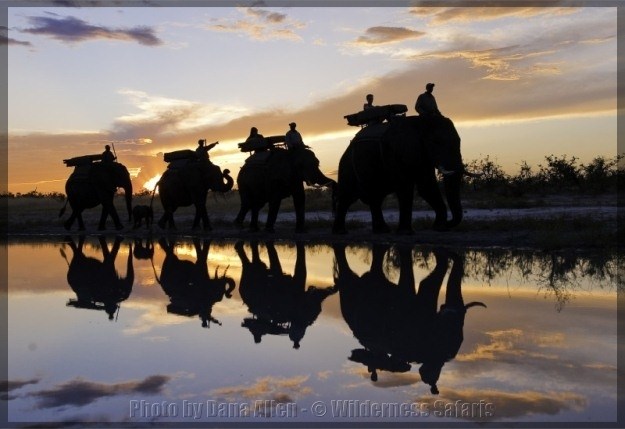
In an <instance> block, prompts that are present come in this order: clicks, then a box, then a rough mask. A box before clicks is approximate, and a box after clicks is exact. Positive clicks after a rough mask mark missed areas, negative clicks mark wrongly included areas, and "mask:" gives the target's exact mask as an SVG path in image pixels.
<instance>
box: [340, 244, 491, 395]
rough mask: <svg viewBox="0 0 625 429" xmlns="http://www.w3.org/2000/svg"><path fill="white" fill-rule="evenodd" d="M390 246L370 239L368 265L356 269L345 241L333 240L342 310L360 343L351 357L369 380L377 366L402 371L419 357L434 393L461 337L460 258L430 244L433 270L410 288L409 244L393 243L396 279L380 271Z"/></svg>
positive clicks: (463, 309)
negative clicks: (362, 366)
mask: <svg viewBox="0 0 625 429" xmlns="http://www.w3.org/2000/svg"><path fill="white" fill-rule="evenodd" d="M388 249H389V246H387V245H375V246H374V247H373V251H372V261H371V268H370V271H369V272H367V273H365V274H363V275H362V276H360V277H359V276H358V275H356V274H355V273H354V272H353V271H352V270H351V269H350V267H349V265H348V262H347V258H346V256H345V245H341V244H337V245H335V246H334V252H335V273H334V277H335V282H336V286H337V287H338V289H339V296H340V303H341V312H342V314H343V317H344V319H345V321H346V322H347V324H348V325H349V327H350V328H351V330H352V332H353V334H354V336H355V337H356V338H357V339H358V341H359V342H360V343H361V344H362V345H363V346H364V349H358V350H353V351H352V355H351V357H350V360H352V361H355V362H360V363H362V364H365V365H367V368H368V370H369V372H370V373H371V380H372V381H376V380H377V377H378V374H377V371H378V370H386V371H392V372H407V371H409V370H410V368H411V365H410V362H414V363H420V364H421V367H420V368H419V374H420V375H421V379H422V380H423V382H424V383H426V384H429V385H430V386H431V388H430V391H431V392H432V393H433V394H438V387H437V382H438V378H439V376H440V373H441V369H442V368H443V365H445V362H447V361H449V360H451V359H453V358H454V357H455V356H456V354H457V353H458V350H459V349H460V346H461V344H462V341H463V327H464V319H465V315H466V311H467V309H468V308H470V307H472V306H475V305H480V306H483V307H486V305H484V304H483V303H481V302H472V303H469V304H466V305H465V304H464V301H463V298H462V290H461V283H462V277H463V276H464V261H463V258H462V257H460V256H459V255H457V254H455V253H453V252H449V251H446V250H435V251H434V257H435V261H436V265H435V267H434V270H433V271H432V272H431V273H430V274H429V275H428V276H427V277H426V278H425V279H423V280H422V281H421V283H420V284H419V289H418V291H415V280H414V273H413V266H412V249H411V248H409V247H399V248H397V255H396V256H398V259H399V267H400V272H399V281H398V283H397V284H394V283H392V282H391V281H389V280H388V279H387V277H386V276H385V274H384V267H383V261H384V256H385V255H386V253H387V250H388ZM450 259H451V261H452V262H453V265H452V268H451V271H450V273H449V279H448V282H447V289H446V293H445V302H444V304H443V305H441V307H440V309H439V310H438V311H437V304H438V295H439V292H440V289H441V285H442V283H443V280H444V278H445V275H446V273H447V268H448V265H449V260H450Z"/></svg>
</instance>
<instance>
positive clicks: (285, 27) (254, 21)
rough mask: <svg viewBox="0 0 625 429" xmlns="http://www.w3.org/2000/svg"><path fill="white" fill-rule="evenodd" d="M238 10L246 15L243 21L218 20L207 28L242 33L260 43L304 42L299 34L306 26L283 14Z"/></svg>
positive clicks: (248, 9)
mask: <svg viewBox="0 0 625 429" xmlns="http://www.w3.org/2000/svg"><path fill="white" fill-rule="evenodd" d="M237 10H238V12H239V13H240V14H243V15H244V17H243V18H242V19H237V20H230V19H222V20H216V21H215V23H214V24H211V25H208V26H207V27H206V28H207V29H209V30H212V31H221V32H229V33H240V34H243V35H246V36H247V37H248V38H250V39H252V40H258V41H266V40H271V39H282V40H293V41H301V40H302V38H301V37H300V36H299V34H297V32H298V30H300V29H302V28H304V27H305V25H304V24H303V23H302V22H300V21H297V20H295V19H291V18H289V17H288V16H287V15H285V14H283V13H278V12H270V11H267V10H265V9H257V8H254V7H247V8H237Z"/></svg>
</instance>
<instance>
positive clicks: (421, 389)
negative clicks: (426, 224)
mask: <svg viewBox="0 0 625 429" xmlns="http://www.w3.org/2000/svg"><path fill="white" fill-rule="evenodd" d="M85 240H86V241H85ZM107 241H108V243H107ZM157 241H158V244H157ZM59 247H60V249H59ZM209 249H210V255H209ZM59 250H60V252H61V254H62V255H63V258H64V259H65V262H63V261H62V260H61V258H59ZM9 251H10V252H11V258H12V259H11V265H10V271H9V283H10V287H9V296H8V299H9V321H10V323H11V324H10V326H11V330H10V338H9V351H8V352H9V360H10V367H9V368H10V373H9V380H10V382H9V381H8V382H7V385H9V386H14V387H11V389H12V390H10V391H9V395H10V398H9V399H8V404H9V408H10V409H11V410H12V411H11V412H13V413H15V414H14V415H16V416H18V419H22V420H23V421H28V419H29V418H31V416H32V415H36V416H37V417H36V418H35V419H34V420H37V421H42V420H47V419H52V420H61V419H62V420H63V421H78V420H80V419H82V418H84V416H85V415H88V416H90V417H92V416H95V417H93V418H96V419H97V418H99V416H104V417H103V418H107V419H109V418H110V420H111V421H123V420H124V419H125V418H127V417H128V415H127V410H128V401H129V400H135V399H143V398H144V397H147V399H148V400H153V401H154V403H157V402H158V403H160V401H162V400H167V401H171V402H175V403H176V404H178V405H180V404H182V403H183V401H184V400H192V401H195V402H197V403H206V401H207V400H210V401H220V400H224V401H235V402H243V401H253V400H256V399H260V400H265V399H267V400H275V401H287V400H288V401H289V402H297V403H298V405H300V406H301V407H302V408H307V409H310V406H311V404H312V402H313V401H316V400H321V401H325V402H326V403H330V401H331V400H334V399H336V398H337V397H340V398H341V399H352V398H354V399H356V398H357V399H359V400H364V399H367V400H371V401H380V402H384V403H409V404H413V403H421V404H429V405H428V406H429V407H430V411H432V410H435V409H436V408H435V406H436V404H437V403H438V404H452V405H453V404H456V403H458V402H459V401H460V402H462V403H475V402H479V401H482V400H484V401H486V402H488V403H492V404H494V407H495V408H494V409H495V414H494V417H492V418H491V417H489V419H490V420H493V421H506V419H508V420H509V419H517V418H519V419H523V420H524V421H532V420H538V421H543V420H540V419H545V418H546V419H548V420H549V421H556V420H558V421H560V420H562V421H572V420H576V419H584V420H586V419H587V420H589V421H603V420H602V419H604V418H605V417H604V416H605V415H608V416H610V417H611V416H613V415H616V411H615V410H616V405H615V404H616V399H615V398H616V390H615V387H614V386H615V379H616V373H617V369H616V351H617V345H616V338H617V336H616V322H615V314H616V304H615V302H616V292H617V289H616V286H614V285H616V284H617V283H616V281H617V279H618V275H619V272H618V269H617V267H618V263H617V262H618V260H617V258H616V255H613V254H612V255H605V254H582V253H575V252H559V253H546V252H544V253H536V252H531V251H522V250H501V249H498V250H488V251H481V250H450V249H434V250H430V249H424V248H421V247H412V246H391V245H385V244H376V245H371V246H370V247H369V246H365V245H363V246H352V245H349V246H346V245H342V244H333V245H331V246H328V245H316V246H309V245H307V244H304V243H277V244H274V243H273V242H251V243H249V242H246V243H243V242H238V243H232V242H217V241H210V240H202V239H196V240H194V241H189V240H185V239H179V240H178V241H177V242H175V241H173V240H172V239H171V238H161V239H160V240H154V241H152V240H151V239H148V240H145V239H142V240H140V239H135V238H131V239H129V238H126V242H124V239H122V238H121V237H109V238H108V240H107V239H105V238H104V237H97V238H96V237H93V240H92V241H90V239H89V238H86V239H85V237H84V236H83V237H79V238H77V237H74V239H73V240H72V239H70V238H68V239H67V242H66V243H64V244H62V245H59V244H57V243H54V244H52V245H50V244H49V243H46V244H44V245H39V244H38V243H37V244H36V245H29V244H23V243H18V244H17V245H12V244H9ZM70 252H71V253H72V254H71V255H70ZM124 252H127V253H124ZM119 255H121V256H119ZM117 256H119V257H117ZM33 260H37V261H38V263H39V266H40V267H46V269H40V270H37V272H33V270H32V268H27V266H28V265H29V264H31V265H32V261H33ZM133 260H134V261H133ZM133 263H134V268H133ZM66 264H67V266H66ZM210 264H214V265H215V266H216V267H217V269H215V267H214V266H213V265H210ZM66 270H67V271H66ZM283 270H284V271H283ZM120 274H122V275H125V277H122V275H120ZM65 277H67V281H66V279H65ZM237 281H239V288H238V290H237V288H236V287H235V285H236V282H237ZM133 282H134V285H133ZM157 282H158V283H159V284H160V287H158V286H156V283H157ZM68 283H69V286H70V287H71V289H72V291H73V292H72V291H70V292H69V293H70V294H71V296H72V298H73V295H74V294H75V295H76V298H73V299H71V300H70V304H69V305H70V306H72V307H79V308H92V309H99V310H106V311H107V313H108V317H110V318H112V319H115V313H116V312H117V311H118V309H119V304H120V303H121V302H122V301H124V304H123V305H124V317H123V322H124V323H123V324H109V323H104V324H103V325H102V324H98V323H92V322H93V321H94V320H96V321H97V320H100V319H101V314H100V313H97V312H77V311H74V310H71V311H70V310H67V309H65V308H64V306H63V305H57V306H53V308H50V305H49V303H50V302H51V300H52V301H54V300H55V299H58V296H60V294H62V295H63V296H64V297H67V294H68V290H67V285H68ZM314 285H316V286H317V287H315V286H314ZM131 292H132V296H130V297H129V295H130V293H131ZM537 292H538V293H537ZM441 295H443V296H441ZM543 295H545V297H546V298H548V299H547V300H544V299H543ZM224 296H225V297H226V298H230V299H224ZM465 299H466V301H467V302H468V301H483V302H485V303H486V304H488V309H487V310H485V309H483V308H480V309H475V308H474V309H472V310H470V311H468V310H467V309H468V308H469V307H472V306H479V305H483V304H482V303H481V302H469V303H465ZM568 300H572V302H571V304H570V305H569V304H567V305H566V307H565V303H567V302H569V301H568ZM554 303H555V304H556V309H557V310H558V311H554V309H553V305H554ZM165 308H167V312H168V313H170V314H174V315H173V316H168V315H167V314H165ZM467 311H468V312H469V313H470V316H469V317H467V316H466V314H467ZM177 315H183V316H193V318H189V319H187V318H185V317H179V316H177ZM511 315H512V317H511ZM196 316H199V318H200V319H201V321H202V322H201V323H202V326H205V327H208V326H209V324H210V322H213V323H222V322H223V326H222V327H221V328H219V329H214V330H212V332H211V335H210V336H209V337H208V338H206V337H205V336H204V335H203V334H204V333H205V332H206V331H204V330H202V329H198V326H197V325H198V324H199V323H198V321H197V319H196V318H195V317H196ZM44 318H45V319H44ZM217 319H219V320H217ZM77 321H81V322H84V323H76V322H77ZM42 322H45V323H46V324H47V325H49V328H50V329H49V330H48V332H50V331H53V332H54V336H51V335H49V334H47V333H46V332H43V331H42V330H41V325H42ZM241 322H243V323H241ZM145 326H149V329H143V327H145ZM137 327H140V329H139V328H137ZM250 334H251V335H252V336H253V339H254V340H253V341H252V340H251V339H250ZM267 335H268V336H267ZM276 336H281V337H276ZM287 336H288V337H289V339H288V340H287V339H286V338H285V337H287ZM205 338H206V339H205ZM204 339H205V340H204ZM263 339H264V341H261V340H263ZM259 342H262V346H259V345H257V344H256V343H259ZM300 344H301V346H302V347H301V348H300V349H299V350H297V351H295V350H290V349H291V346H293V348H295V349H297V348H299V346H300ZM110 350H124V353H125V356H126V359H127V363H128V365H124V366H113V365H110V356H109V355H110V353H109V351H110ZM209 353H210V356H211V359H197V356H198V355H208V354H209ZM289 353H296V354H297V359H293V357H294V356H290V355H289ZM417 371H418V372H417ZM154 374H156V375H157V376H159V377H161V378H160V379H156V381H158V380H161V381H160V382H159V383H155V384H154V385H155V386H156V388H155V389H153V390H152V391H150V395H152V396H150V395H147V396H146V391H145V390H143V389H144V382H146V383H147V382H150V383H152V382H153V380H154V379H153V378H151V377H152V376H153V375H154ZM89 380H93V382H91V381H89ZM146 380H147V381H146ZM370 380H372V381H373V382H371V381H370ZM420 381H423V383H421V382H420ZM165 383H166V384H167V389H166V390H165V389H164V388H163V387H164V385H165ZM136 386H139V387H137V388H136ZM439 388H440V394H439V395H437V396H433V395H431V393H434V394H436V393H438V389H439ZM86 389H87V390H89V391H90V392H95V391H100V392H104V393H103V394H100V393H93V394H92V396H91V398H92V399H91V400H90V401H88V404H87V402H85V400H84V398H85V391H86ZM42 395H43V396H42ZM54 395H56V396H58V395H63V397H64V398H67V397H71V398H78V399H80V400H78V401H76V400H67V401H54V402H43V400H42V399H41V398H43V397H48V396H50V397H52V396H54ZM100 398H102V399H100ZM104 398H106V399H104ZM250 398H252V399H250ZM81 400H82V402H81ZM281 403H282V402H281ZM63 404H65V405H63ZM46 407H48V408H50V409H52V410H51V411H46ZM120 410H122V411H120ZM124 413H126V414H124ZM79 414H80V415H79ZM157 417H158V416H157ZM205 417H206V414H205ZM213 417H214V416H208V417H206V418H205V421H208V420H212V419H213ZM445 417H450V418H451V419H453V418H454V416H453V415H451V416H445ZM456 417H457V416H456ZM301 418H302V419H306V418H307V416H306V415H302V416H301ZM328 418H329V417H328ZM421 418H422V419H423V420H424V421H425V420H427V421H428V422H432V421H435V420H436V418H438V417H436V416H433V415H430V417H427V418H426V417H421ZM460 418H462V419H469V418H470V417H466V416H462V417H460ZM148 420H149V416H148V417H146V419H145V420H141V421H148ZM155 420H157V421H161V422H168V420H167V419H166V418H165V417H161V418H156V419H155ZM178 420H185V416H183V415H181V414H179V415H178ZM187 420H190V419H187ZM222 421H224V422H225V421H227V419H226V418H224V419H222ZM273 421H276V420H273ZM380 421H382V420H380ZM385 421H392V420H385ZM405 421H407V420H405ZM448 421H452V420H448Z"/></svg>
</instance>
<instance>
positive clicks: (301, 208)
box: [293, 186, 306, 232]
mask: <svg viewBox="0 0 625 429" xmlns="http://www.w3.org/2000/svg"><path fill="white" fill-rule="evenodd" d="M293 206H295V232H306V194H305V193H304V187H303V186H301V187H299V188H298V189H297V190H295V191H294V192H293Z"/></svg>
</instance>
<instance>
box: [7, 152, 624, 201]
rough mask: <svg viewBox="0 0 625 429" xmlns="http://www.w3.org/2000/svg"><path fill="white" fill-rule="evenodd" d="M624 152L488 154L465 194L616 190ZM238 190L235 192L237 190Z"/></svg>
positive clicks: (474, 164) (473, 167)
mask: <svg viewBox="0 0 625 429" xmlns="http://www.w3.org/2000/svg"><path fill="white" fill-rule="evenodd" d="M624 160H625V155H618V156H615V157H614V158H612V159H610V158H605V157H603V156H598V157H596V158H594V159H593V160H592V161H591V162H590V163H588V164H583V163H578V161H579V158H577V157H575V156H571V157H569V156H567V155H562V156H560V157H558V156H555V155H548V156H546V157H545V162H544V163H541V164H538V165H537V166H536V167H533V166H531V165H529V164H528V163H527V162H526V161H521V163H520V165H519V171H518V172H517V173H516V174H515V175H510V174H507V173H505V172H504V170H503V168H502V167H501V166H500V165H499V164H498V163H497V161H496V160H493V159H491V157H490V156H489V155H487V156H486V157H485V158H483V159H474V160H471V161H469V162H468V163H466V164H465V165H466V169H467V171H470V172H475V173H482V175H481V176H480V177H466V179H465V191H468V192H466V193H465V196H470V195H471V194H477V193H479V194H484V195H493V194H494V195H497V196H500V197H512V198H515V197H516V198H518V197H522V196H524V195H527V194H538V195H549V194H561V193H570V192H573V193H583V194H587V195H597V194H604V193H613V192H616V189H617V187H619V186H623V185H625V165H623V164H624V163H623V161H624ZM234 192H236V191H234ZM307 194H308V195H309V198H311V199H312V200H314V199H316V198H319V197H321V198H322V199H325V195H324V194H326V192H325V191H322V190H319V189H309V190H308V191H307ZM135 195H137V196H143V197H147V196H150V195H151V191H149V190H146V189H142V190H141V191H138V192H136V193H135ZM20 197H30V198H53V199H56V200H59V201H63V200H64V199H65V194H64V193H61V192H49V193H41V192H37V190H34V191H30V192H27V193H19V192H18V193H15V194H14V193H11V192H9V193H0V198H20Z"/></svg>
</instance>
